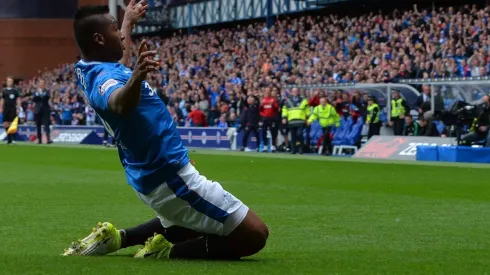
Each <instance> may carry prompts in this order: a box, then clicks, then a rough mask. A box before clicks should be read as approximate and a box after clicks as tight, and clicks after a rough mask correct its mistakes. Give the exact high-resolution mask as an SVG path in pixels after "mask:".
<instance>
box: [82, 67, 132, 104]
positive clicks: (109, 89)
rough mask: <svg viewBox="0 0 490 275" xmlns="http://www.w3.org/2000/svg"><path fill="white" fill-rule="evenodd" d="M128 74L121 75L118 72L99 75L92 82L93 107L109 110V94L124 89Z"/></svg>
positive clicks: (104, 72)
mask: <svg viewBox="0 0 490 275" xmlns="http://www.w3.org/2000/svg"><path fill="white" fill-rule="evenodd" d="M129 77H130V75H129V74H123V73H119V72H107V71H103V72H102V73H100V74H99V75H98V76H97V78H96V79H95V81H94V86H93V88H92V89H93V92H92V96H91V97H92V101H93V104H94V105H95V107H97V108H99V109H102V110H108V109H109V105H108V102H109V97H110V96H111V94H112V93H113V92H114V91H115V90H117V89H119V88H122V87H124V85H126V83H127V82H128V80H129Z"/></svg>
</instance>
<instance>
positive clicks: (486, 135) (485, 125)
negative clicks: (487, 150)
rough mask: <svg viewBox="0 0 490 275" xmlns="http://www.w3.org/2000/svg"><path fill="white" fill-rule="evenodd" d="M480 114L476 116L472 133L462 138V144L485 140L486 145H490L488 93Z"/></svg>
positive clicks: (466, 144) (469, 144) (467, 144)
mask: <svg viewBox="0 0 490 275" xmlns="http://www.w3.org/2000/svg"><path fill="white" fill-rule="evenodd" d="M482 100H483V102H484V103H483V104H482V105H481V110H480V114H479V115H478V117H477V118H475V120H474V122H473V125H472V126H471V133H468V134H466V135H464V136H463V137H462V138H461V142H460V145H464V146H471V145H473V144H474V143H476V142H479V141H483V140H484V141H485V145H484V146H485V147H490V132H489V129H490V128H489V127H490V108H489V106H490V97H489V96H488V95H486V96H484V97H483V98H482Z"/></svg>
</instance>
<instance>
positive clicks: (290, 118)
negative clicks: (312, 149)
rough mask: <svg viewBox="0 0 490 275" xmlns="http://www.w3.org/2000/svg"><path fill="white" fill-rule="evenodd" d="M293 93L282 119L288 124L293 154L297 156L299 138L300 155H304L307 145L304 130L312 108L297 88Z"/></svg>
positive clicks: (285, 103)
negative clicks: (297, 140)
mask: <svg viewBox="0 0 490 275" xmlns="http://www.w3.org/2000/svg"><path fill="white" fill-rule="evenodd" d="M291 93H292V95H291V96H289V97H288V98H287V99H286V100H285V102H284V106H283V107H282V119H283V124H286V123H287V125H288V128H289V129H290V133H291V153H292V154H296V152H297V151H298V150H297V148H296V138H298V139H299V143H300V148H299V153H300V154H302V153H303V147H304V143H305V142H304V138H303V129H304V127H305V123H306V119H307V118H308V117H309V116H310V106H308V101H307V100H306V99H304V98H303V97H301V96H300V95H299V90H298V89H297V88H293V89H292V90H291Z"/></svg>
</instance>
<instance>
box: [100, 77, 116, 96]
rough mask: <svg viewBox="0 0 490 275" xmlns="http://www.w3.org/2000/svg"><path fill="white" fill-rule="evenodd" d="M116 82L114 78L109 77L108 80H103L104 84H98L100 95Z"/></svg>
mask: <svg viewBox="0 0 490 275" xmlns="http://www.w3.org/2000/svg"><path fill="white" fill-rule="evenodd" d="M117 83H118V82H117V80H115V79H109V80H107V81H106V82H104V84H102V85H101V86H100V88H99V93H100V94H101V95H104V94H105V93H106V92H107V90H109V88H111V87H113V86H115V85H117Z"/></svg>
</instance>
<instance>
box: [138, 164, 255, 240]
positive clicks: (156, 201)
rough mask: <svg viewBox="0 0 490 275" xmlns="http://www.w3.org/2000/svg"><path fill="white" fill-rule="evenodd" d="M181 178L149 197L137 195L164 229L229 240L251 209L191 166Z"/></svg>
mask: <svg viewBox="0 0 490 275" xmlns="http://www.w3.org/2000/svg"><path fill="white" fill-rule="evenodd" d="M177 174H178V176H177V177H176V178H175V179H173V180H170V181H168V182H164V183H162V184H161V185H160V186H158V187H157V188H156V189H155V190H153V191H152V192H151V193H150V194H148V195H143V194H141V193H138V192H136V193H137V194H138V197H139V198H140V199H141V200H142V201H143V202H144V203H145V204H146V205H148V206H149V207H151V208H152V209H153V210H154V211H155V212H156V213H157V215H158V217H159V218H160V220H161V222H162V225H163V227H165V228H169V227H171V226H180V227H185V228H188V229H191V230H194V231H196V232H200V233H206V234H212V235H219V236H227V235H229V234H230V233H231V232H233V230H235V228H236V227H237V226H238V225H239V224H240V223H241V222H242V221H243V220H244V219H245V216H246V215H247V212H248V207H247V206H246V205H245V204H243V203H242V202H241V201H240V200H238V199H237V198H236V197H235V196H233V195H232V194H230V193H228V192H227V191H225V190H224V189H223V187H221V185H220V184H219V183H217V182H214V181H210V180H208V179H206V177H204V176H202V175H200V174H199V172H198V171H197V170H196V168H194V166H192V165H191V164H190V163H189V164H187V165H186V166H184V167H183V168H182V169H180V170H179V171H178V172H177Z"/></svg>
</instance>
